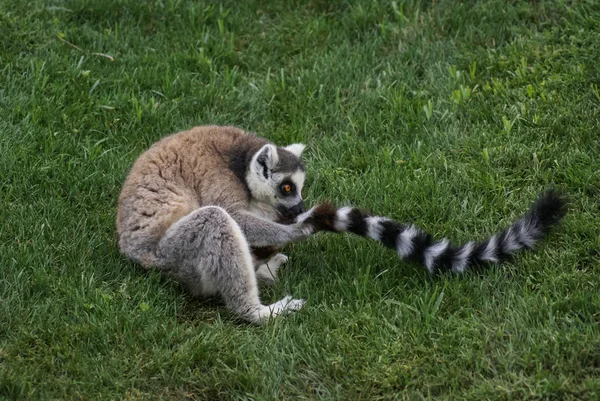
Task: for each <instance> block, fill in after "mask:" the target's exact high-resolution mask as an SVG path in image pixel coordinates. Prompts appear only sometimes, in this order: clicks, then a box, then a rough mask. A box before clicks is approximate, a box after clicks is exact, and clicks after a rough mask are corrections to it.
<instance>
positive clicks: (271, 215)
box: [248, 199, 279, 221]
mask: <svg viewBox="0 0 600 401" xmlns="http://www.w3.org/2000/svg"><path fill="white" fill-rule="evenodd" d="M248 211H249V212H250V213H252V214H254V215H256V216H259V217H262V218H263V219H265V220H269V221H275V220H276V219H277V218H278V217H279V213H277V210H276V209H275V208H274V207H273V206H271V205H270V204H268V203H264V202H259V201H257V200H254V199H252V200H250V203H249V204H248Z"/></svg>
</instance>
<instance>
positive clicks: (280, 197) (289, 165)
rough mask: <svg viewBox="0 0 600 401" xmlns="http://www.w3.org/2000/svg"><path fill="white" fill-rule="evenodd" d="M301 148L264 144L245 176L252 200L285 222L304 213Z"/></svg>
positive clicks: (303, 174) (294, 145) (303, 177)
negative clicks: (263, 205) (281, 217)
mask: <svg viewBox="0 0 600 401" xmlns="http://www.w3.org/2000/svg"><path fill="white" fill-rule="evenodd" d="M304 147H305V146H304V145H302V144H299V143H296V144H293V145H290V146H286V147H285V148H280V147H277V146H275V145H271V144H267V145H264V146H263V147H262V148H260V149H259V150H258V152H256V153H255V154H254V155H253V156H252V161H251V162H250V166H249V168H248V170H247V172H246V183H247V184H248V188H249V189H250V193H251V194H252V197H253V198H255V199H256V200H258V201H260V202H264V203H267V204H269V205H271V206H273V207H275V208H276V209H277V211H278V212H279V213H281V215H282V216H283V217H284V218H286V219H293V218H295V217H296V216H298V215H299V214H300V213H304V212H305V211H306V209H305V207H304V202H303V201H302V186H303V185H304V179H305V178H306V172H305V170H304V164H302V160H301V159H300V156H301V155H302V151H303V150H304Z"/></svg>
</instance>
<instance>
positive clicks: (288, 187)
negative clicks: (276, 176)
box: [279, 182, 295, 195]
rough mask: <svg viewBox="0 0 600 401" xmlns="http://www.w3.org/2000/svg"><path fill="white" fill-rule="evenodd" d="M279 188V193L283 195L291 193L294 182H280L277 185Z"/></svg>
mask: <svg viewBox="0 0 600 401" xmlns="http://www.w3.org/2000/svg"><path fill="white" fill-rule="evenodd" d="M279 188H280V189H281V193H282V194H284V195H293V194H294V190H295V187H294V184H292V183H290V182H286V183H284V184H281V186H280V187H279Z"/></svg>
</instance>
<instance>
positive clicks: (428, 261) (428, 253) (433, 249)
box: [425, 238, 449, 273]
mask: <svg viewBox="0 0 600 401" xmlns="http://www.w3.org/2000/svg"><path fill="white" fill-rule="evenodd" d="M448 244H449V242H448V240H447V239H445V238H444V239H443V240H442V241H441V242H438V243H437V244H435V245H432V246H430V247H429V248H427V249H426V250H425V266H426V267H427V270H429V272H430V273H433V264H434V263H435V258H437V257H438V256H440V255H441V254H442V253H443V252H444V251H445V250H446V248H448Z"/></svg>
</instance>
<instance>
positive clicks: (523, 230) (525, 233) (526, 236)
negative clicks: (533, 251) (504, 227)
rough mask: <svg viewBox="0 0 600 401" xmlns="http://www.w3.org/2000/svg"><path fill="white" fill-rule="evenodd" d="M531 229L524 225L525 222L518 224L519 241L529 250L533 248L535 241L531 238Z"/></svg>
mask: <svg viewBox="0 0 600 401" xmlns="http://www.w3.org/2000/svg"><path fill="white" fill-rule="evenodd" d="M532 231H533V230H532V229H531V227H530V226H529V225H528V224H526V222H525V221H521V222H520V224H519V241H521V242H522V243H524V244H525V245H527V246H528V247H529V248H533V246H534V245H535V239H534V238H533V237H532V236H531V234H532Z"/></svg>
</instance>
